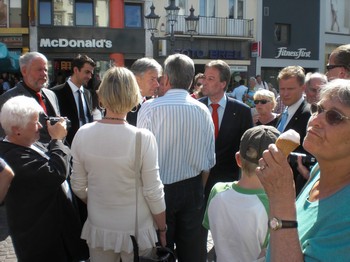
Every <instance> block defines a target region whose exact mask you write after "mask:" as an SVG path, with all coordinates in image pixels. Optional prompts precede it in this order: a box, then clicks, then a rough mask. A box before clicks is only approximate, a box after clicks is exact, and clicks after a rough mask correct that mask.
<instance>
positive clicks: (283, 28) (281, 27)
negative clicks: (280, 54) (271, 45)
mask: <svg viewBox="0 0 350 262" xmlns="http://www.w3.org/2000/svg"><path fill="white" fill-rule="evenodd" d="M274 36H275V43H276V44H280V45H287V44H289V42H290V25H289V24H275V29H274Z"/></svg>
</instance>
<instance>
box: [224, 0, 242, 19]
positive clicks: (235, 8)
mask: <svg viewBox="0 0 350 262" xmlns="http://www.w3.org/2000/svg"><path fill="white" fill-rule="evenodd" d="M228 6H229V14H228V17H229V18H235V19H243V18H244V0H228Z"/></svg>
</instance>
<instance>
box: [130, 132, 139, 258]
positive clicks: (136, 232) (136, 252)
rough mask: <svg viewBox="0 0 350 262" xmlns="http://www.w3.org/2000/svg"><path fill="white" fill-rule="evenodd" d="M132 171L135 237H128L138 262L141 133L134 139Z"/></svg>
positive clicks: (137, 133)
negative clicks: (134, 197) (133, 179)
mask: <svg viewBox="0 0 350 262" xmlns="http://www.w3.org/2000/svg"><path fill="white" fill-rule="evenodd" d="M134 170H135V191H136V193H135V196H136V208H135V233H134V235H135V236H130V237H131V241H132V244H133V247H134V262H139V245H138V244H137V238H138V233H139V224H138V208H137V207H138V196H139V178H140V177H141V172H140V171H141V132H140V131H139V130H137V131H136V139H135V161H134Z"/></svg>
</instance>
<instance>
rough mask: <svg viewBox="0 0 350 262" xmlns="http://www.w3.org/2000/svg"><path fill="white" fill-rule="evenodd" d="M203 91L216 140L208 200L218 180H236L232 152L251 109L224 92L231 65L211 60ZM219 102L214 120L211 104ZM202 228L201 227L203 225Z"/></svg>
mask: <svg viewBox="0 0 350 262" xmlns="http://www.w3.org/2000/svg"><path fill="white" fill-rule="evenodd" d="M204 76H205V78H204V81H203V87H202V93H203V95H204V96H205V97H203V98H201V99H199V101H201V102H203V103H204V104H206V105H207V106H208V108H209V110H210V111H211V113H212V116H213V120H214V126H215V129H216V130H215V132H216V139H215V154H216V164H215V166H214V167H213V168H211V169H210V173H209V177H208V181H207V183H206V186H205V197H206V200H208V197H209V194H210V190H211V188H212V187H213V186H214V185H215V184H216V183H217V182H230V181H235V180H238V179H239V168H238V166H237V163H236V160H235V154H236V152H238V151H239V144H240V140H241V137H242V135H243V133H244V132H245V131H246V130H247V129H249V128H251V127H252V126H253V120H252V115H251V111H250V108H249V107H248V106H247V105H245V104H243V103H241V102H239V101H238V100H236V99H233V98H230V97H228V96H227V95H226V94H225V91H226V90H227V86H228V84H229V83H230V78H231V73H230V67H229V66H228V64H227V63H225V62H224V61H222V60H215V61H211V62H209V63H208V64H206V66H205V72H204ZM215 104H218V105H219V106H218V108H217V114H218V115H217V120H218V123H217V124H218V125H217V126H216V124H215V116H214V113H215V112H214V110H213V105H215ZM203 230H204V228H203ZM206 239H207V231H206V232H205V230H204V234H203V242H204V243H203V244H204V245H205V242H206Z"/></svg>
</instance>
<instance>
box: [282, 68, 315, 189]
mask: <svg viewBox="0 0 350 262" xmlns="http://www.w3.org/2000/svg"><path fill="white" fill-rule="evenodd" d="M277 81H278V84H279V89H280V96H281V99H282V102H283V104H284V105H285V106H286V109H285V110H284V111H283V113H282V114H281V116H280V119H279V121H278V122H277V125H276V127H277V129H278V130H279V131H280V132H281V133H282V132H285V131H287V130H289V129H294V130H295V131H296V132H298V133H299V135H300V146H299V147H298V148H297V149H296V150H295V151H296V152H299V153H304V154H308V153H307V152H306V151H305V150H304V148H303V147H302V144H303V141H304V137H305V135H306V126H307V123H308V121H309V118H310V116H311V114H310V106H309V104H308V103H307V102H306V100H305V99H304V91H305V71H304V69H303V68H302V67H301V66H287V67H285V68H283V69H282V70H281V71H280V72H279V74H278V77H277ZM292 169H293V173H294V180H295V184H296V185H295V186H296V191H297V194H298V193H299V191H300V190H301V188H302V187H303V185H304V184H305V182H306V180H305V179H304V178H303V176H301V175H299V172H298V170H297V163H295V165H292Z"/></svg>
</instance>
